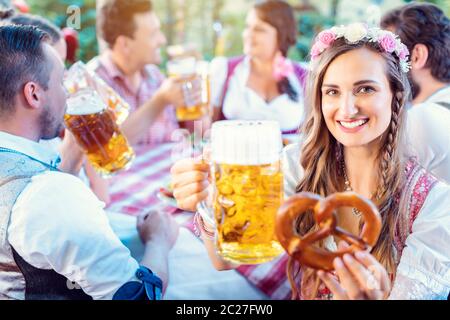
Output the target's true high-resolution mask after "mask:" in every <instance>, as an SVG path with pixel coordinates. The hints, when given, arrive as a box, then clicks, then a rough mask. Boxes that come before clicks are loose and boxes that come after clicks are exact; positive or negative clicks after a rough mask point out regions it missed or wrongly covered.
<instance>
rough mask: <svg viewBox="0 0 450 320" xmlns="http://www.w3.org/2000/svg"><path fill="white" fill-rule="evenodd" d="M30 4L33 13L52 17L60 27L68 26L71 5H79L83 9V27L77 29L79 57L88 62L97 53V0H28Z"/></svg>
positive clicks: (81, 16)
mask: <svg viewBox="0 0 450 320" xmlns="http://www.w3.org/2000/svg"><path fill="white" fill-rule="evenodd" d="M28 4H29V5H30V7H31V12H32V13H33V14H38V15H41V16H43V17H46V18H47V19H50V20H51V21H53V22H54V23H55V24H56V25H57V26H59V27H60V28H64V27H66V26H67V19H68V18H69V15H68V13H67V9H68V8H69V6H77V7H79V8H80V9H81V15H80V19H81V25H80V27H81V28H80V29H78V30H77V31H78V33H79V43H80V48H79V50H78V53H77V57H78V59H80V60H82V61H85V62H86V61H89V60H90V59H92V58H93V57H94V56H96V55H97V52H98V47H97V35H96V28H95V21H96V10H95V0H58V1H55V0H28Z"/></svg>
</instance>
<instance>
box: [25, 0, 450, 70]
mask: <svg viewBox="0 0 450 320" xmlns="http://www.w3.org/2000/svg"><path fill="white" fill-rule="evenodd" d="M100 1H101V0H100ZM152 2H153V4H154V7H155V10H156V12H157V14H158V16H159V17H160V19H161V22H162V25H163V29H164V32H165V34H166V36H167V39H168V43H169V45H177V44H181V45H188V46H190V47H193V48H195V49H196V50H197V51H198V52H199V53H200V54H201V55H202V56H203V57H204V58H205V59H206V60H210V59H211V58H212V57H214V56H216V55H225V56H234V55H239V54H241V52H242V40H241V34H242V31H243V29H244V24H245V16H246V14H247V12H248V10H249V8H251V6H252V5H253V4H254V3H255V1H250V0H153V1H152ZM288 2H289V3H290V4H291V5H293V6H294V8H295V10H296V15H297V19H298V31H299V35H298V41H297V45H296V47H295V48H294V49H292V50H291V51H290V52H289V56H290V57H291V58H293V59H296V60H304V59H305V57H306V55H307V53H308V48H309V47H310V44H311V41H312V39H313V37H314V35H315V34H316V33H317V32H318V31H319V30H321V29H322V28H324V27H329V26H332V25H334V24H341V23H342V24H344V23H349V22H355V21H367V19H373V18H374V17H375V18H376V16H377V13H378V14H383V13H385V12H386V11H388V10H390V9H392V8H394V7H397V6H400V5H402V4H405V3H408V2H410V1H408V0H358V1H355V0H290V1H288ZM418 2H431V3H434V4H436V5H438V6H439V7H440V8H442V9H443V10H444V11H445V12H446V13H447V15H448V16H450V0H429V1H418ZM27 3H28V5H29V6H30V9H31V13H34V14H39V15H42V16H44V17H47V18H48V19H50V20H52V21H53V22H55V23H56V24H57V25H58V26H60V27H65V26H66V25H67V19H68V13H67V9H68V7H69V6H77V7H79V8H80V9H81V24H80V28H79V29H78V30H77V31H78V32H79V41H80V49H79V50H78V52H77V55H78V58H79V59H80V60H83V61H88V60H89V59H91V58H92V57H93V56H95V55H97V53H98V46H97V39H96V28H95V21H96V1H95V0H27Z"/></svg>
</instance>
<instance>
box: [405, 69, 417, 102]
mask: <svg viewBox="0 0 450 320" xmlns="http://www.w3.org/2000/svg"><path fill="white" fill-rule="evenodd" d="M408 80H409V84H410V86H411V95H412V98H413V100H414V99H415V98H416V97H417V96H418V95H419V93H420V86H419V85H418V84H417V82H416V81H414V79H413V77H412V74H411V72H408Z"/></svg>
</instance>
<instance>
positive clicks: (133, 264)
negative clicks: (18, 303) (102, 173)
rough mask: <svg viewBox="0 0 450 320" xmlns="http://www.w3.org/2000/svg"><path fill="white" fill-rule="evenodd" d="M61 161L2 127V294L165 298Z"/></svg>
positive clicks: (95, 201) (92, 197) (100, 205)
mask: <svg viewBox="0 0 450 320" xmlns="http://www.w3.org/2000/svg"><path fill="white" fill-rule="evenodd" d="M57 165H58V155H57V154H55V153H53V152H52V151H49V150H48V149H46V148H45V147H43V146H42V145H40V144H38V143H36V142H34V141H31V140H28V139H25V138H22V137H18V136H14V135H11V134H7V133H5V132H0V191H1V192H0V299H2V298H3V299H91V298H93V299H112V298H117V299H135V298H136V299H146V298H145V297H146V296H147V297H148V298H150V299H152V297H153V298H155V297H156V296H159V293H160V291H158V290H157V289H156V287H158V286H159V287H161V284H160V283H157V280H159V279H156V277H154V276H153V275H152V274H151V271H150V270H148V269H146V268H144V267H140V266H139V264H138V262H137V261H136V260H134V259H133V258H132V257H131V255H130V251H129V250H128V249H127V248H126V247H125V246H124V245H123V244H122V243H121V242H120V240H119V239H118V238H117V236H116V235H115V234H114V232H113V231H112V229H111V227H110V225H109V221H108V219H107V216H106V214H105V212H104V211H103V207H104V204H103V203H102V202H100V201H99V200H98V199H97V197H96V196H95V195H94V194H93V193H92V192H91V191H90V189H89V188H88V187H87V186H86V185H84V184H83V182H81V180H79V179H78V178H77V177H75V176H72V175H69V174H65V173H62V172H59V171H58V170H57V169H56V168H57ZM159 281H160V280H159ZM149 283H150V285H149ZM152 283H155V285H153V284H152ZM144 287H145V288H144ZM149 292H153V293H154V294H153V296H152V295H150V296H149V295H148V294H149Z"/></svg>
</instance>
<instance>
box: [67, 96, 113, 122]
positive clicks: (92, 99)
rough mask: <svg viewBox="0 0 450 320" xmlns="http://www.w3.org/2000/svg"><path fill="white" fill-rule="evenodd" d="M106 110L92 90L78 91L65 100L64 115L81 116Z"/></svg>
mask: <svg viewBox="0 0 450 320" xmlns="http://www.w3.org/2000/svg"><path fill="white" fill-rule="evenodd" d="M104 109H106V105H105V103H104V102H103V100H102V99H101V98H100V96H99V95H98V94H97V93H96V92H95V91H93V90H80V91H79V92H77V93H76V94H74V95H73V96H70V97H69V98H68V99H67V111H66V113H67V114H69V115H73V116H82V115H88V114H94V113H99V112H101V111H103V110H104Z"/></svg>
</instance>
